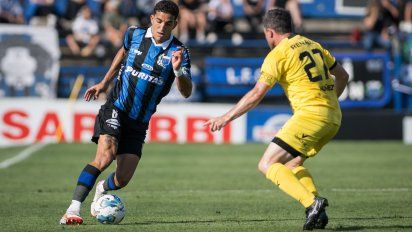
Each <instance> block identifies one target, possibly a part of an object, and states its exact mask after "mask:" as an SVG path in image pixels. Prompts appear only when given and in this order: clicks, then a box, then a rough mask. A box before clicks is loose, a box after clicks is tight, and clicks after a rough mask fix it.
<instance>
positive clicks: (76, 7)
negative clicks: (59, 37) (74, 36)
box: [64, 0, 86, 20]
mask: <svg viewBox="0 0 412 232" xmlns="http://www.w3.org/2000/svg"><path fill="white" fill-rule="evenodd" d="M84 5H86V0H69V1H68V2H67V7H66V11H65V14H64V18H65V19H68V20H73V19H75V18H76V16H77V15H78V14H79V11H80V9H81V8H82V7H83V6H84Z"/></svg>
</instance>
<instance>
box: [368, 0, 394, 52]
mask: <svg viewBox="0 0 412 232" xmlns="http://www.w3.org/2000/svg"><path fill="white" fill-rule="evenodd" d="M398 19H399V11H398V9H397V8H396V7H395V5H393V4H392V3H391V2H390V1H389V0H370V1H369V2H368V6H367V13H366V17H365V18H364V20H363V25H364V27H365V32H364V35H363V45H364V47H365V49H367V50H372V49H373V48H375V47H380V48H385V49H390V47H391V41H390V36H391V35H393V34H394V33H395V32H396V30H397V22H398Z"/></svg>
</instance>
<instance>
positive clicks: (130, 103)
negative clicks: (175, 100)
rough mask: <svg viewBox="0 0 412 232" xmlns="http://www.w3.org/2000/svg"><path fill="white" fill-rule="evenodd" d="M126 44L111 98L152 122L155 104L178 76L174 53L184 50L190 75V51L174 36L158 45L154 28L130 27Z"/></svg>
mask: <svg viewBox="0 0 412 232" xmlns="http://www.w3.org/2000/svg"><path fill="white" fill-rule="evenodd" d="M123 47H124V49H125V50H126V51H127V55H126V57H125V59H124V61H123V63H122V67H121V69H120V70H119V74H118V81H117V83H116V86H115V87H114V88H113V90H112V92H111V94H110V97H109V99H108V101H110V102H111V103H112V104H114V106H115V107H116V108H118V109H119V110H121V111H124V112H126V113H128V115H129V117H130V118H132V119H135V120H138V121H140V122H149V120H150V118H151V116H152V115H153V113H154V112H156V106H157V105H158V104H159V103H160V101H161V99H162V98H163V97H164V96H166V95H167V94H168V93H169V91H170V88H171V86H172V84H173V81H174V79H175V75H174V73H173V66H172V53H173V52H174V51H177V50H179V49H181V48H184V51H183V61H182V65H181V67H182V69H183V73H184V75H185V76H186V77H188V78H191V74H190V57H189V51H188V49H187V48H186V47H184V46H183V44H182V43H181V42H180V41H179V40H177V39H176V38H175V37H173V36H172V37H171V38H170V39H169V40H168V41H166V42H164V43H162V44H160V45H156V44H155V43H154V42H153V38H152V33H151V28H137V27H129V28H128V29H127V31H126V33H125V36H124V41H123Z"/></svg>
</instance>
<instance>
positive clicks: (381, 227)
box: [327, 225, 412, 231]
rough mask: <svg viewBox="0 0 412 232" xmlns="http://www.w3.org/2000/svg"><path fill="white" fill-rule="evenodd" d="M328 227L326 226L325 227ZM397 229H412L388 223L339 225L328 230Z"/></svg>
mask: <svg viewBox="0 0 412 232" xmlns="http://www.w3.org/2000/svg"><path fill="white" fill-rule="evenodd" d="M327 229H328V228H327ZM389 229H392V230H393V229H397V231H399V230H408V231H410V229H412V225H390V226H348V227H345V226H341V227H338V228H331V229H328V230H331V231H357V230H389Z"/></svg>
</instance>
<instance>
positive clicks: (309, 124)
mask: <svg viewBox="0 0 412 232" xmlns="http://www.w3.org/2000/svg"><path fill="white" fill-rule="evenodd" d="M339 127H340V125H338V124H336V123H332V122H327V121H326V120H324V119H323V120H322V118H320V117H316V116H312V115H304V114H302V113H300V114H295V115H293V116H292V118H290V119H289V120H288V121H287V122H286V123H285V125H283V127H282V128H281V129H280V130H279V132H278V133H277V134H276V136H275V138H274V139H273V140H272V142H274V143H276V144H278V145H279V146H280V147H282V148H283V149H285V150H286V151H287V152H289V153H290V154H292V155H293V156H301V155H303V156H306V157H311V156H315V155H316V154H317V153H318V152H319V151H320V149H322V147H323V146H324V145H325V144H326V143H328V142H329V141H330V140H331V139H332V138H333V137H334V136H335V135H336V133H337V132H338V130H339Z"/></svg>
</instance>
